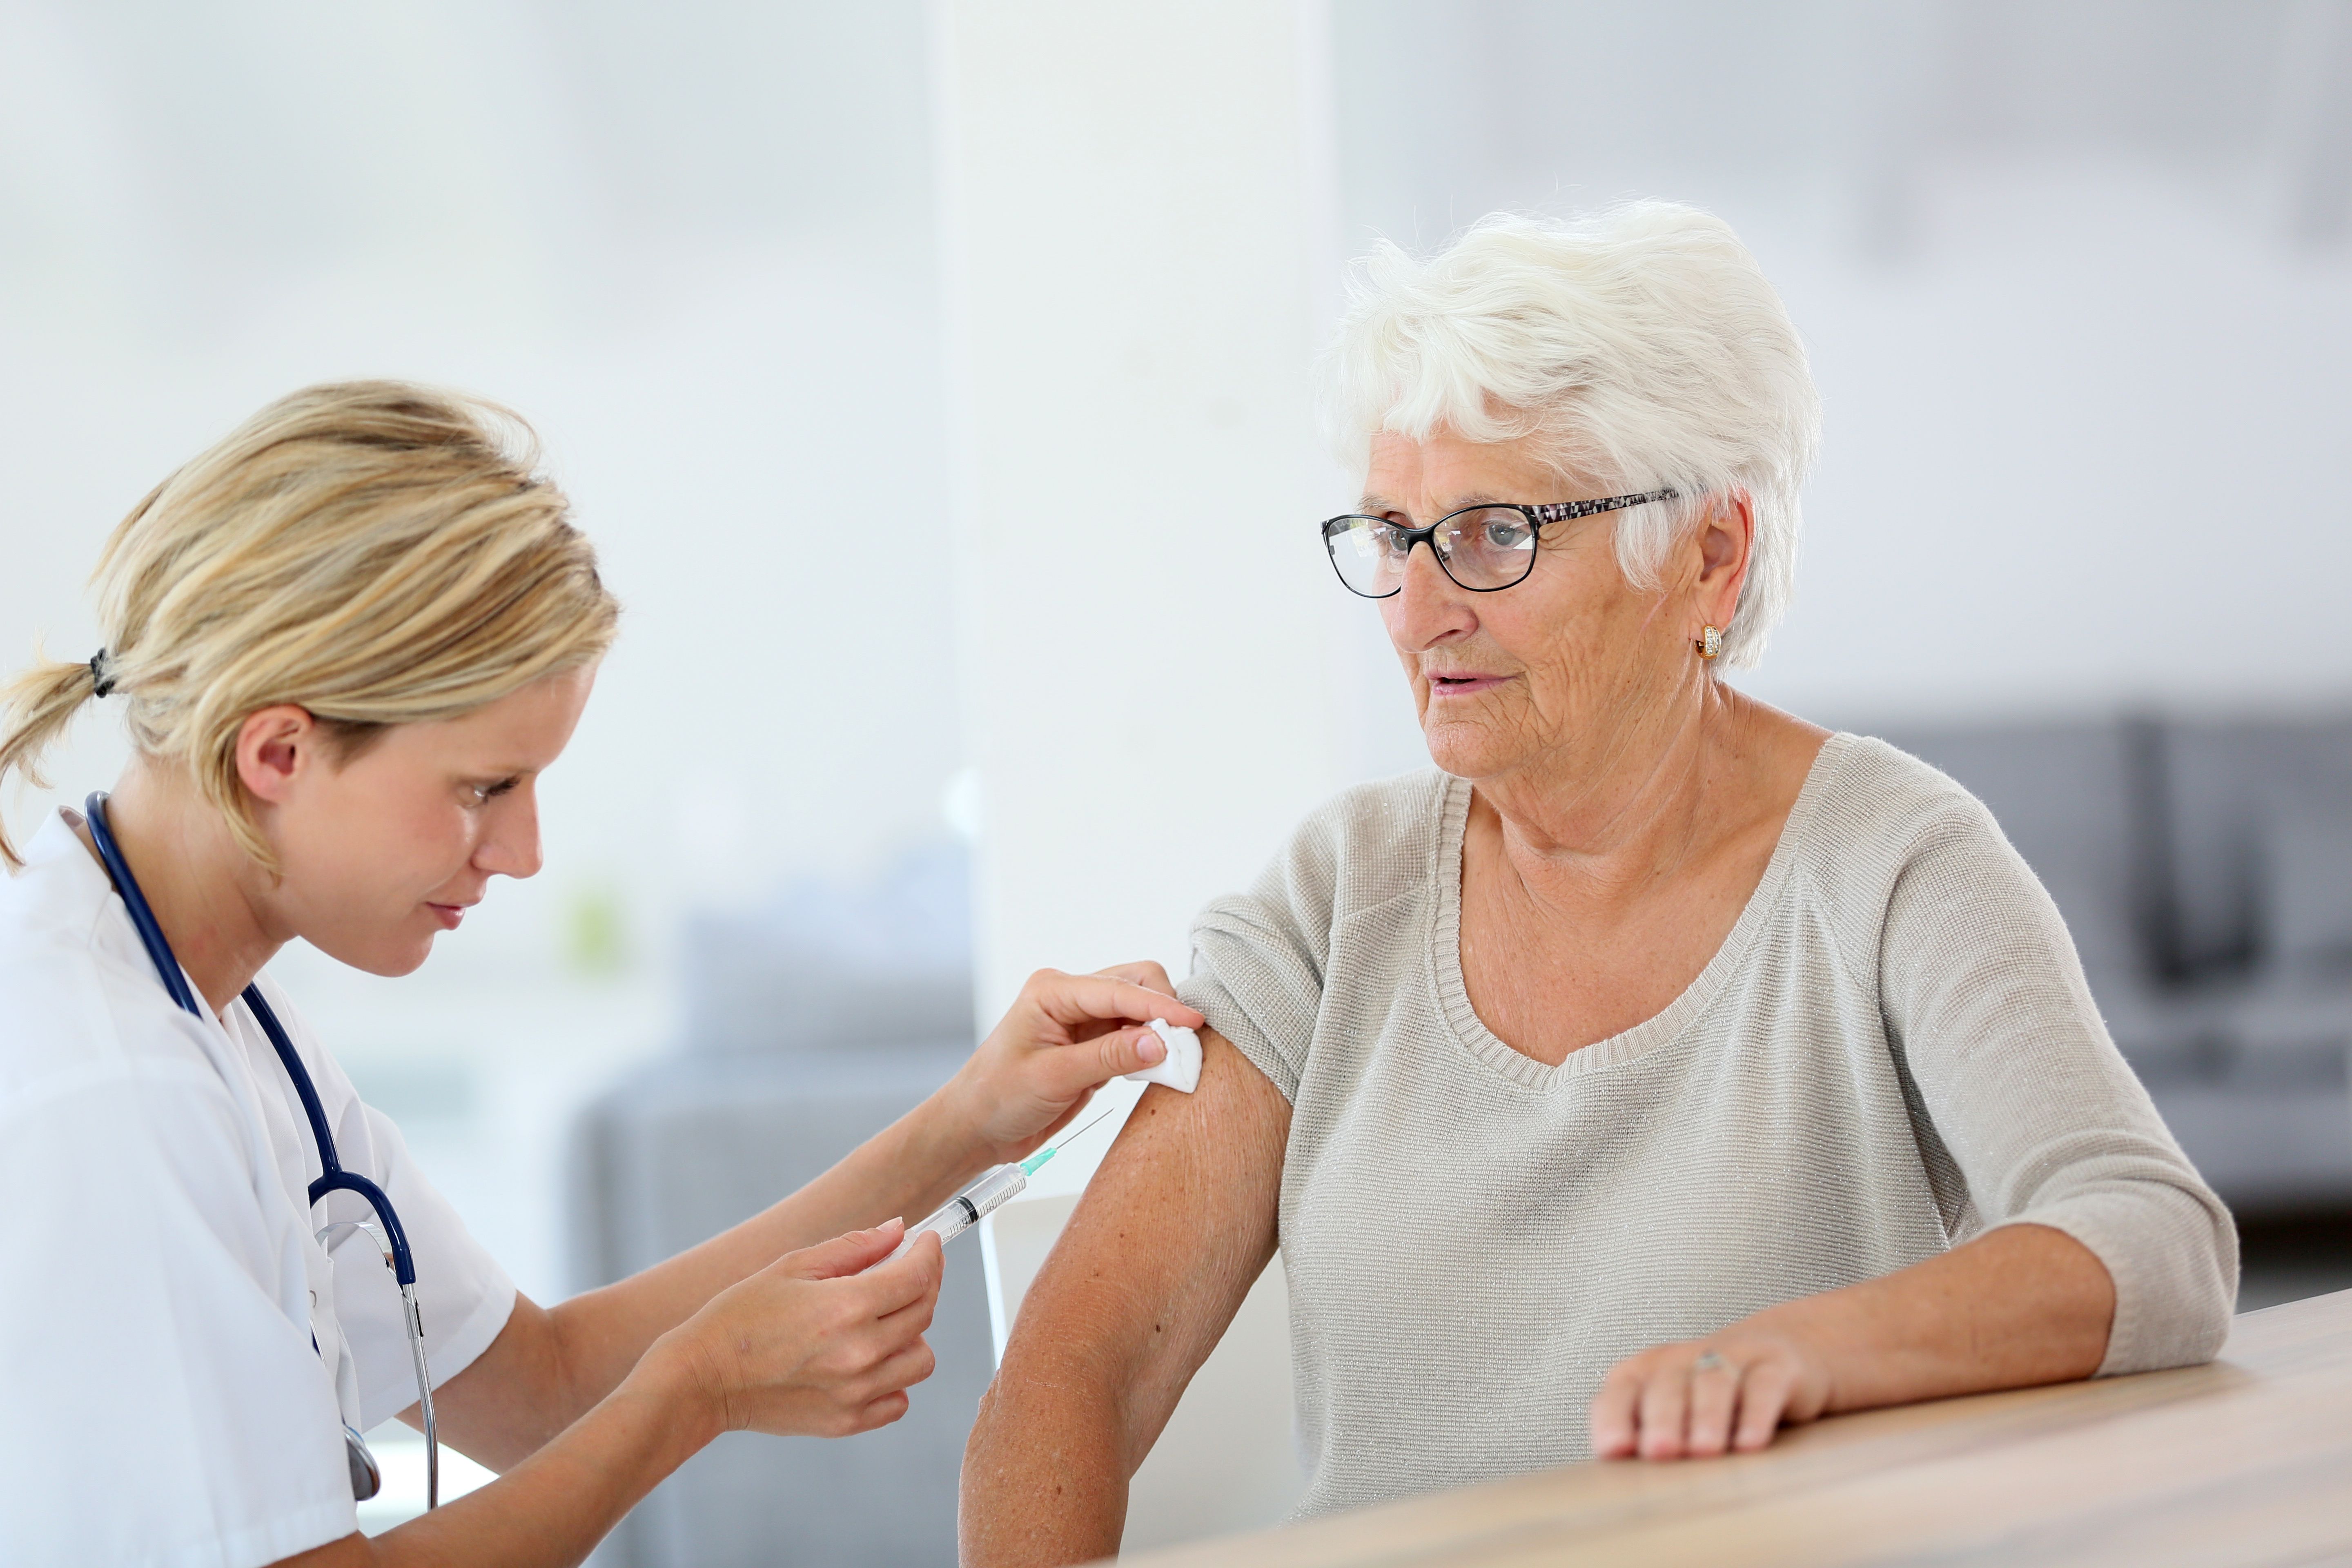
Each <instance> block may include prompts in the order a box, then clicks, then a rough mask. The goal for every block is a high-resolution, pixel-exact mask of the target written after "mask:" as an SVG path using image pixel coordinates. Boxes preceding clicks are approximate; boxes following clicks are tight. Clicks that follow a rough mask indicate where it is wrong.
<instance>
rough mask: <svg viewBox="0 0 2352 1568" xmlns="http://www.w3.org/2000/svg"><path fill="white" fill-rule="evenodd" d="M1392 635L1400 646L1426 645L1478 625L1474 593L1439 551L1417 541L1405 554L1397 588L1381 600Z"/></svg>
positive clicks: (1467, 631) (1470, 629) (1466, 631)
mask: <svg viewBox="0 0 2352 1568" xmlns="http://www.w3.org/2000/svg"><path fill="white" fill-rule="evenodd" d="M1381 610H1382V611H1383V612H1384V613H1385V616H1386V619H1387V621H1388V626H1389V636H1390V637H1392V638H1393V639H1394V640H1395V641H1396V642H1397V643H1398V644H1399V645H1400V646H1403V647H1429V646H1430V645H1431V644H1433V643H1436V642H1440V641H1443V640H1444V638H1445V637H1449V636H1459V635H1466V634H1467V633H1469V632H1471V631H1473V630H1475V629H1476V627H1477V625H1478V617H1477V615H1476V613H1475V611H1473V610H1472V608H1471V607H1470V595H1468V594H1467V593H1465V591H1464V590H1463V589H1462V588H1461V587H1460V586H1459V585H1458V584H1455V582H1454V579H1452V578H1451V577H1448V576H1447V575H1446V574H1445V569H1444V567H1442V566H1440V565H1439V564H1438V563H1437V552H1436V551H1434V550H1433V549H1430V548H1429V547H1428V546H1426V545H1416V546H1415V547H1414V548H1413V551H1412V554H1410V555H1408V556H1406V557H1405V563H1404V573H1403V577H1402V583H1401V584H1400V585H1399V587H1398V589H1397V591H1396V592H1395V593H1394V594H1393V595H1390V596H1389V597H1388V598H1386V599H1383V600H1382V601H1381Z"/></svg>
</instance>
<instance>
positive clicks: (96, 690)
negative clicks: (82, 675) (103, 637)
mask: <svg viewBox="0 0 2352 1568" xmlns="http://www.w3.org/2000/svg"><path fill="white" fill-rule="evenodd" d="M89 681H90V690H91V694H92V695H93V696H98V697H111V696H113V695H114V677H113V676H111V675H109V674H108V673H107V671H106V650H105V649H104V648H100V649H99V650H98V651H97V652H96V653H94V654H91V655H90V656H89Z"/></svg>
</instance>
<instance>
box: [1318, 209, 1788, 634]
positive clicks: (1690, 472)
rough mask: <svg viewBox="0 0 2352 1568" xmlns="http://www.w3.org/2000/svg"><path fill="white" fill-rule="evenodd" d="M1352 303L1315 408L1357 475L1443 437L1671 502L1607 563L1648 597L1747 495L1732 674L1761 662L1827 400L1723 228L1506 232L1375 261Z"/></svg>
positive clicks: (1760, 281)
mask: <svg viewBox="0 0 2352 1568" xmlns="http://www.w3.org/2000/svg"><path fill="white" fill-rule="evenodd" d="M1348 292H1349V305H1348V312H1347V316H1346V318H1345V320H1344V321H1342V323H1341V325H1340V328H1339V336H1338V338H1337V339H1336V340H1335V341H1334V342H1333V344H1332V346H1331V350H1330V353H1328V356H1327V357H1326V360H1325V367H1324V368H1325V374H1324V388H1323V392H1324V396H1323V406H1324V415H1325V419H1326V423H1327V428H1328V433H1329V434H1330V436H1331V437H1332V440H1333V443H1334V445H1335V447H1337V448H1338V449H1339V454H1340V457H1341V458H1342V460H1343V461H1346V462H1348V463H1349V464H1350V465H1352V467H1353V469H1354V471H1355V472H1357V473H1362V472H1363V471H1364V470H1365V468H1367V467H1369V464H1370V445H1371V438H1372V436H1373V434H1374V432H1376V431H1393V432H1395V433H1396V434H1398V435H1401V436H1404V437H1409V438H1411V439H1413V440H1423V439H1426V438H1427V437H1429V436H1430V435H1431V434H1432V433H1433V432H1435V431H1437V430H1439V429H1441V428H1444V429H1448V430H1451V431H1453V432H1454V434H1455V435H1458V436H1461V437H1465V438H1466V439H1468V440H1472V441H1508V440H1514V439H1517V438H1518V437H1535V438H1536V441H1535V445H1536V446H1537V447H1538V450H1539V451H1541V452H1542V453H1543V455H1544V457H1545V458H1546V460H1548V461H1549V463H1550V464H1551V465H1552V466H1553V467H1554V468H1557V469H1559V471H1560V472H1561V473H1562V474H1563V475H1566V474H1569V473H1575V474H1578V475H1580V476H1582V477H1583V478H1585V479H1588V480H1591V481H1595V482H1598V483H1600V484H1601V485H1604V486H1606V487H1608V491H1607V493H1610V494H1628V493H1633V492H1638V491H1641V490H1649V489H1674V490H1676V491H1678V492H1680V494H1681V497H1682V499H1681V500H1677V501H1671V502H1658V503H1654V504H1652V505H1649V506H1638V507H1629V508H1627V509H1626V510H1623V511H1622V512H1620V513H1618V514H1617V516H1618V521H1617V525H1616V528H1617V533H1616V539H1617V559H1618V561H1619V563H1621V564H1622V566H1623V568H1624V571H1625V574H1626V575H1627V576H1628V577H1629V578H1631V579H1632V580H1633V582H1635V583H1637V584H1643V585H1645V586H1646V585H1653V584H1655V583H1656V582H1657V581H1658V572H1659V569H1660V567H1661V566H1663V565H1664V562H1665V558H1666V554H1667V552H1668V551H1669V550H1671V549H1672V548H1673V546H1674V545H1675V542H1676V541H1677V540H1679V539H1680V538H1682V537H1683V536H1684V535H1685V531H1686V530H1687V529H1688V528H1689V526H1690V525H1691V524H1692V523H1693V522H1694V521H1696V519H1697V518H1698V516H1699V515H1700V513H1701V511H1702V510H1703V508H1704V507H1705V505H1706V498H1707V497H1708V496H1710V495H1713V496H1727V495H1730V494H1734V493H1740V492H1744V493H1745V494H1746V495H1747V496H1748V500H1749V504H1750V506H1751V507H1752V508H1753V510H1754V512H1755V517H1756V540H1755V548H1754V554H1753V558H1752V559H1751V560H1750V562H1749V563H1748V580H1747V584H1746V585H1745V586H1744V587H1743V588H1742V589H1741V591H1740V596H1739V608H1738V613H1737V614H1736V615H1734V616H1733V617H1732V622H1731V625H1730V626H1729V627H1727V628H1726V632H1725V637H1724V656H1725V658H1726V660H1727V662H1728V663H1731V664H1735V665H1742V666H1752V665H1754V664H1755V663H1756V662H1757V661H1758V660H1759V658H1760V657H1761V656H1762V654H1763V651H1764V641H1765V638H1766V637H1769V636H1770V634H1771V631H1772V628H1773V626H1775V625H1776V624H1778V623H1779V621H1780V616H1781V615H1782V614H1783V613H1784V612H1785V611H1786V610H1787V609H1788V607H1789V599H1790V594H1791V593H1792V591H1793V590H1794V587H1795V576H1796V571H1795V568H1796V553H1797V531H1798V509H1797V490H1798V487H1799V486H1800V485H1801V484H1802V483H1803V482H1804V478H1805V471H1806V469H1807V468H1810V467H1811V464H1812V460H1813V451H1814V448H1815V447H1816V446H1817V445H1818V444H1819V441H1820V438H1821V400H1820V398H1819V397H1818V395H1816V394H1815V393H1814V391H1813V380H1812V374H1811V372H1810V371H1809V370H1808V369H1807V368H1806V364H1805V349H1804V344H1803V343H1802V342H1799V341H1798V338H1797V331H1796V328H1795V327H1794V326H1792V325H1790V321H1789V313H1788V311H1787V310H1786V309H1785V308H1783V306H1782V305H1781V303H1780V295H1778V294H1777V293H1775V292H1774V291H1773V289H1772V285H1771V284H1770V283H1769V282H1767V281H1766V280H1765V278H1764V273H1763V271H1762V269H1761V268H1759V267H1758V266H1757V265H1756V258H1754V257H1753V256H1750V255H1749V254H1748V247H1746V246H1743V245H1741V244H1740V243H1739V239H1738V236H1736V235H1734V234H1733V233H1732V232H1731V226H1730V225H1728V224H1727V223H1725V222H1724V221H1723V220H1722V219H1721V218H1718V217H1716V216H1713V215H1711V214H1708V213H1703V212H1700V211H1698V210H1696V208H1693V207H1686V206H1682V205H1676V204H1675V203H1672V202H1646V201H1645V202H1631V203H1627V204H1626V205H1622V206H1616V207H1612V208H1609V209H1608V210H1606V211H1603V212H1600V213H1596V214H1593V215H1591V216H1586V217H1583V218H1580V219H1575V220H1572V221H1559V220H1555V219H1549V218H1539V217H1529V216H1518V215H1514V214H1508V213H1500V214H1496V216H1492V217H1489V218H1486V219H1484V220H1483V221H1481V222H1479V223H1478V224H1476V225H1475V226H1473V227H1471V228H1470V229H1468V230H1467V231H1466V232H1465V233H1464V234H1463V235H1462V236H1461V237H1458V238H1457V239H1455V240H1454V242H1453V243H1452V244H1450V245H1448V246H1447V247H1445V248H1444V250H1442V251H1440V252H1439V253H1438V254H1436V255H1435V256H1433V257H1430V258H1427V259H1425V260H1416V259H1415V258H1412V257H1411V256H1408V255H1407V254H1406V253H1405V252H1404V251H1403V250H1402V249H1400V248H1399V247H1397V246H1395V245H1393V244H1391V243H1390V242H1389V241H1386V240H1382V241H1381V242H1380V243H1379V244H1377V245H1375V246H1374V247H1373V248H1372V250H1371V253H1370V255H1368V256H1366V257H1364V258H1361V259H1360V260H1359V261H1358V262H1357V263H1356V265H1355V267H1354V268H1352V269H1351V273H1350V277H1349V290H1348ZM1528 499H1529V500H1583V499H1585V498H1583V497H1581V496H1546V497H1529V498H1528ZM1423 521H1427V520H1423Z"/></svg>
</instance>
